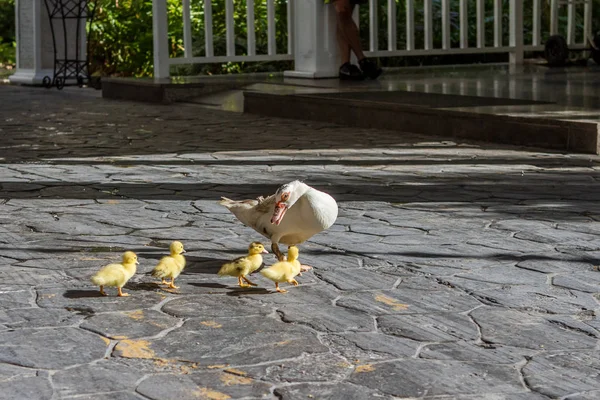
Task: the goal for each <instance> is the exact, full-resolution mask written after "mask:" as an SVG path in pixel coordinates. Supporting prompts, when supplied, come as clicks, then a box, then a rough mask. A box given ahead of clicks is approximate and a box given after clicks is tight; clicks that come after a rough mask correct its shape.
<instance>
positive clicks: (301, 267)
mask: <svg viewBox="0 0 600 400" xmlns="http://www.w3.org/2000/svg"><path fill="white" fill-rule="evenodd" d="M312 268H313V267H311V266H310V265H304V264H302V265H300V271H301V272H307V271H309V270H311V269H312Z"/></svg>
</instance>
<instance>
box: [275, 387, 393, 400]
mask: <svg viewBox="0 0 600 400" xmlns="http://www.w3.org/2000/svg"><path fill="white" fill-rule="evenodd" d="M274 393H275V394H276V395H277V396H279V398H281V399H282V400H304V399H326V400H362V399H372V398H377V399H382V400H387V399H390V397H389V396H385V395H383V394H381V392H379V391H377V390H372V389H367V388H365V387H363V386H358V385H352V384H349V383H338V384H310V383H302V384H299V385H293V386H284V387H280V388H276V389H275V392H274Z"/></svg>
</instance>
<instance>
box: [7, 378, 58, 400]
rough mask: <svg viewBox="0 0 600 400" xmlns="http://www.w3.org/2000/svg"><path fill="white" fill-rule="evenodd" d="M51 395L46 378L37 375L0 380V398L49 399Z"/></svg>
mask: <svg viewBox="0 0 600 400" xmlns="http://www.w3.org/2000/svg"><path fill="white" fill-rule="evenodd" d="M52 395H53V390H52V385H51V384H50V381H49V380H48V378H44V377H39V376H17V377H14V378H11V379H10V380H0V399H2V400H9V399H11V400H12V399H36V400H50V399H51V398H52Z"/></svg>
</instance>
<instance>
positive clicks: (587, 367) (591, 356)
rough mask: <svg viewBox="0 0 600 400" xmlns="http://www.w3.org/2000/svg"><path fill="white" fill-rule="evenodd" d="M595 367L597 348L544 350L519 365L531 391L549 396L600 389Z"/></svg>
mask: <svg viewBox="0 0 600 400" xmlns="http://www.w3.org/2000/svg"><path fill="white" fill-rule="evenodd" d="M599 368H600V358H599V357H598V352H597V351H589V352H560V353H558V354H557V353H554V354H548V353H545V354H540V355H537V356H534V357H533V358H532V360H531V361H529V362H528V363H527V365H525V367H523V376H524V377H525V379H526V380H527V382H528V384H529V386H530V387H531V388H532V390H535V391H536V392H540V393H542V394H544V395H546V396H549V397H552V398H564V397H566V396H568V395H570V394H573V395H575V394H577V393H580V392H584V393H585V392H593V391H596V392H597V391H600V383H599V382H598V369H599ZM584 396H585V395H584ZM567 398H571V397H567ZM575 398H576V397H575ZM583 398H586V397H583ZM589 398H593V397H589Z"/></svg>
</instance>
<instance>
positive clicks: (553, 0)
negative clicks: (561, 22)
mask: <svg viewBox="0 0 600 400" xmlns="http://www.w3.org/2000/svg"><path fill="white" fill-rule="evenodd" d="M556 34H558V0H550V35H556Z"/></svg>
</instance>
